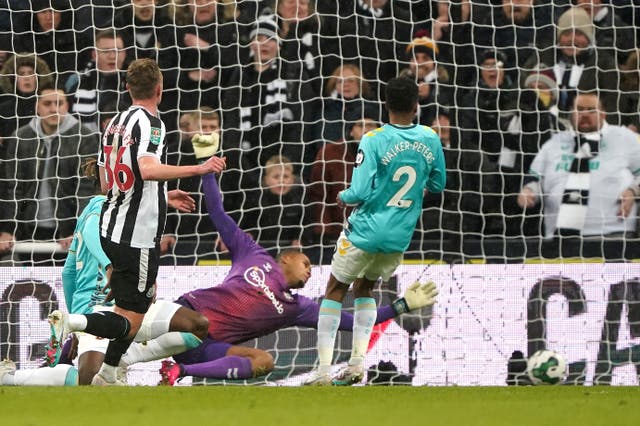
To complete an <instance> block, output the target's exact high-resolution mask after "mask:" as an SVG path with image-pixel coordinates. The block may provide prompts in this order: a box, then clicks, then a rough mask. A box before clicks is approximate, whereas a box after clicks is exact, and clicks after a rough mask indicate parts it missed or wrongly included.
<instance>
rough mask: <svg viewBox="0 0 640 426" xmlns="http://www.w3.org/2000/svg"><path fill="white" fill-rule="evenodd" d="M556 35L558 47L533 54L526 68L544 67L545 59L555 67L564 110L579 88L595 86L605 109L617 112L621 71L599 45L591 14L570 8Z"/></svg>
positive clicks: (568, 109)
mask: <svg viewBox="0 0 640 426" xmlns="http://www.w3.org/2000/svg"><path fill="white" fill-rule="evenodd" d="M556 35H557V43H556V48H555V49H549V50H545V51H543V52H539V53H534V54H532V56H531V57H530V58H529V59H528V60H527V62H526V64H525V65H524V68H525V69H529V70H531V69H540V68H541V67H540V64H541V63H544V64H547V65H549V66H550V67H551V68H552V69H553V74H554V76H555V80H556V81H557V83H558V89H559V96H558V108H559V109H560V111H561V113H564V114H565V115H568V114H569V112H570V110H571V108H572V105H573V101H574V98H575V96H576V91H577V90H586V91H591V90H595V89H599V90H600V93H601V101H602V103H603V104H604V106H605V110H606V111H607V112H608V113H609V114H612V113H614V112H615V111H616V110H617V107H618V105H617V97H618V96H617V93H616V91H617V90H618V81H619V73H618V70H617V66H616V62H615V60H614V59H613V57H612V56H611V55H610V54H609V53H608V51H607V50H603V49H601V48H600V47H598V46H597V45H596V43H595V29H594V25H593V22H592V20H591V17H590V16H589V14H588V13H587V12H585V10H584V9H583V8H581V7H572V8H570V9H568V10H567V11H566V12H564V13H563V14H562V15H561V16H560V18H558V23H557V32H556ZM524 78H526V74H524V75H523V76H522V79H524Z"/></svg>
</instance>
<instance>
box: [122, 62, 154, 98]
mask: <svg viewBox="0 0 640 426" xmlns="http://www.w3.org/2000/svg"><path fill="white" fill-rule="evenodd" d="M161 81H162V73H161V72H160V67H158V64H157V63H156V61H154V60H153V59H149V58H142V59H136V60H135V61H133V62H131V64H130V65H129V68H128V69H127V85H128V86H129V93H130V94H131V98H132V99H142V100H144V99H151V98H153V96H154V95H155V90H156V86H157V85H158V83H160V82H161Z"/></svg>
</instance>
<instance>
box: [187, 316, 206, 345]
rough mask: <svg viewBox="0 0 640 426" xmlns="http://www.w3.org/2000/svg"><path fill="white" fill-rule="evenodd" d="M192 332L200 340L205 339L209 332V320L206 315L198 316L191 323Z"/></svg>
mask: <svg viewBox="0 0 640 426" xmlns="http://www.w3.org/2000/svg"><path fill="white" fill-rule="evenodd" d="M191 332H192V333H193V334H194V335H196V336H197V337H198V338H199V339H200V340H204V338H205V337H207V334H208V333H209V320H208V319H207V317H205V316H204V315H202V314H200V315H198V316H196V317H195V318H194V319H193V321H192V324H191Z"/></svg>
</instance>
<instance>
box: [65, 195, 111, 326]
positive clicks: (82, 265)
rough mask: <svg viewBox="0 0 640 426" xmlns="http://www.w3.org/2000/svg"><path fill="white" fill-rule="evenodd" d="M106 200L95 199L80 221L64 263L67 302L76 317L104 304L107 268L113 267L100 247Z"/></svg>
mask: <svg viewBox="0 0 640 426" xmlns="http://www.w3.org/2000/svg"><path fill="white" fill-rule="evenodd" d="M106 199H107V198H106V197H105V196H103V195H98V196H96V197H93V198H92V199H91V201H89V204H88V205H87V207H85V209H84V210H83V211H82V213H81V214H80V217H78V221H77V223H76V229H75V230H74V233H73V241H72V242H71V246H70V247H69V253H68V254H67V259H66V261H65V263H64V268H63V270H62V285H63V289H64V298H65V302H66V303H67V310H68V311H69V312H70V313H72V314H85V313H90V312H91V308H92V307H93V306H94V305H102V304H104V299H105V297H106V294H105V291H104V287H105V285H106V284H107V279H106V276H107V275H106V272H107V271H106V268H107V266H108V265H110V264H111V261H109V258H108V257H107V255H106V254H105V253H104V251H103V250H102V244H100V213H101V211H102V204H104V201H105V200H106Z"/></svg>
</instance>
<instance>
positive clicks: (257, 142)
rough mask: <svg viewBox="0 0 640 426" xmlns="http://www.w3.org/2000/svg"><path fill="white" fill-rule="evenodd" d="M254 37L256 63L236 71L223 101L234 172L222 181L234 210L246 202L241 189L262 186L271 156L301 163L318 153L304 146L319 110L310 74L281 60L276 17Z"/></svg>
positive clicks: (263, 22)
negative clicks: (309, 82)
mask: <svg viewBox="0 0 640 426" xmlns="http://www.w3.org/2000/svg"><path fill="white" fill-rule="evenodd" d="M250 37H251V46H250V47H251V53H252V55H251V60H252V62H250V63H247V64H242V65H240V66H239V67H237V68H236V69H235V70H234V71H233V73H232V75H231V77H230V79H229V81H228V84H227V87H226V88H225V89H223V97H222V110H223V120H222V122H223V133H224V136H225V137H224V139H223V142H222V148H223V150H224V154H225V156H227V161H228V162H229V169H230V170H229V173H227V174H225V176H223V177H222V179H221V182H220V183H221V187H222V189H223V191H224V192H225V202H226V203H229V204H227V205H228V206H229V208H230V210H231V209H233V210H235V209H237V208H238V207H239V206H241V205H242V203H243V196H242V194H241V193H240V192H238V190H241V189H254V188H256V187H258V186H259V183H260V181H261V176H260V174H261V171H260V167H261V166H264V163H265V162H266V160H267V159H268V158H270V157H271V156H273V155H276V154H279V155H286V156H287V157H288V158H290V159H291V160H292V161H293V163H294V164H296V165H297V164H300V163H301V162H302V160H303V158H305V157H307V156H311V155H312V153H307V152H305V150H306V149H308V148H309V147H308V146H305V144H304V142H305V141H306V140H308V138H307V134H310V132H309V129H308V128H307V127H309V126H310V125H311V124H308V123H314V120H313V117H312V112H313V113H315V112H317V111H314V110H318V109H319V108H313V106H314V103H313V99H314V98H315V99H319V97H318V94H317V93H314V92H313V90H312V87H311V85H309V84H307V83H305V82H308V81H309V77H308V75H307V73H306V71H305V70H304V69H303V68H302V67H301V65H300V63H299V62H287V61H284V60H282V58H281V57H280V43H279V39H278V26H277V24H276V20H275V16H274V15H272V14H271V15H262V16H260V17H259V18H258V20H257V22H256V24H255V26H254V28H253V30H252V31H251V35H250ZM303 123H304V124H303ZM313 154H315V153H313ZM311 158H313V157H311ZM239 170H242V172H243V173H242V174H241V175H240V174H239V173H236V172H237V171H239Z"/></svg>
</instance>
